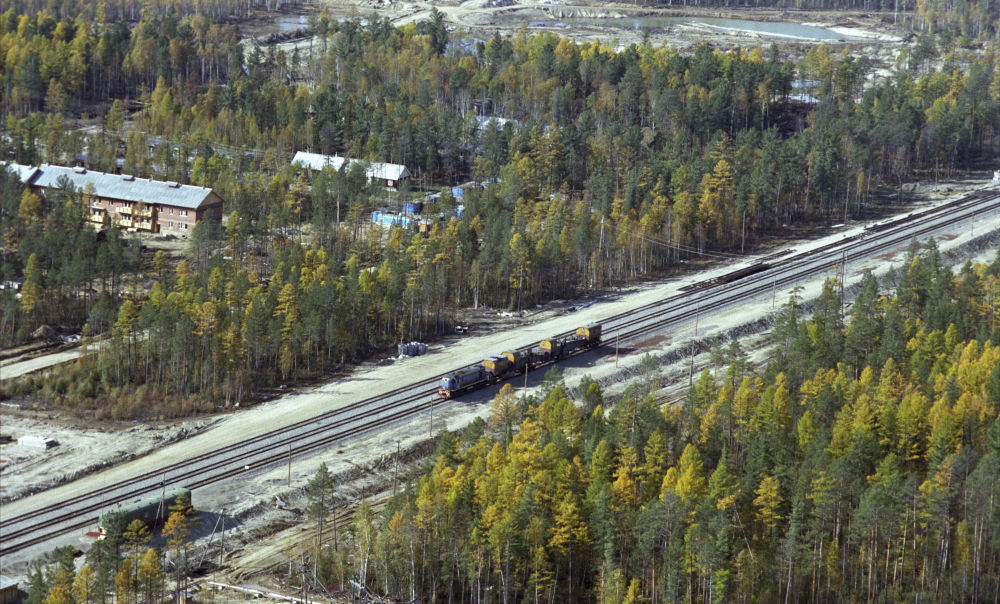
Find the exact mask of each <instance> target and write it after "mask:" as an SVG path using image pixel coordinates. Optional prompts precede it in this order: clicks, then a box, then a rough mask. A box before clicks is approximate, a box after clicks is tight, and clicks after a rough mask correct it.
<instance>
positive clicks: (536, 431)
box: [29, 242, 1000, 604]
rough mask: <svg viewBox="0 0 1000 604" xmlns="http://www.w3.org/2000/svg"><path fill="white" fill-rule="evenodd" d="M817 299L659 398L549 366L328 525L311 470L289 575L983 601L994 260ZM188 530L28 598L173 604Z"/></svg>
mask: <svg viewBox="0 0 1000 604" xmlns="http://www.w3.org/2000/svg"><path fill="white" fill-rule="evenodd" d="M838 292H839V287H838V284H837V283H836V282H834V281H831V282H828V283H827V285H826V287H825V288H824V292H823V294H822V296H821V297H820V299H819V300H818V302H817V303H816V304H815V306H814V307H813V309H812V310H811V311H807V310H806V309H804V308H803V306H802V305H801V301H800V300H799V299H798V298H797V297H794V296H793V297H792V298H791V299H790V300H789V301H788V303H787V304H786V305H785V306H784V308H783V310H782V312H781V313H780V315H779V317H778V320H777V323H776V325H775V328H774V330H773V332H772V335H771V339H772V345H773V357H772V358H771V360H770V361H769V362H768V363H766V364H764V365H757V364H756V363H754V362H751V361H750V359H749V358H748V356H747V354H746V353H745V352H744V351H743V350H742V348H741V347H740V345H739V343H738V342H736V341H733V342H730V343H728V344H724V345H720V347H719V348H718V349H717V350H715V351H713V353H712V355H711V359H712V363H713V366H712V367H711V368H709V369H705V370H704V371H703V372H702V373H701V375H700V377H699V378H698V379H697V381H696V382H695V384H694V387H693V388H691V390H690V391H689V393H688V394H687V396H686V397H685V398H684V400H683V401H680V402H675V403H670V404H666V405H664V402H663V401H661V400H658V399H657V398H656V397H657V393H658V390H659V386H660V384H659V383H658V377H657V374H658V370H659V369H660V367H659V362H658V361H657V360H656V359H653V358H651V357H647V358H646V359H644V360H643V363H642V371H641V373H640V377H639V379H638V380H636V381H635V382H634V383H632V384H631V385H630V386H628V388H627V389H626V390H625V392H624V393H623V394H621V395H618V396H614V397H610V396H606V395H605V394H604V393H602V389H601V387H600V386H599V385H598V384H597V383H596V382H594V381H592V380H588V379H584V380H583V381H582V382H581V383H580V384H578V385H576V386H575V387H573V388H569V387H568V386H567V385H566V384H564V383H563V382H562V381H561V379H560V376H559V374H558V371H557V370H552V371H551V372H550V373H549V374H548V375H547V376H546V378H547V381H546V384H545V385H544V386H543V388H542V393H541V394H540V395H539V396H538V397H537V398H535V397H534V396H529V397H523V396H519V395H518V394H516V393H515V392H514V391H513V389H511V388H510V386H509V385H507V386H505V387H504V388H503V389H502V390H501V391H500V393H499V394H498V395H497V396H496V398H495V399H494V401H493V403H492V407H491V411H490V415H489V419H488V420H487V421H483V420H477V421H476V422H474V423H473V424H471V425H470V426H469V427H467V428H466V429H464V430H463V431H461V432H460V433H442V434H441V435H440V436H439V439H438V445H437V452H436V453H435V455H434V456H433V458H432V459H431V460H430V461H429V462H428V465H427V467H426V470H425V471H424V472H423V473H422V474H420V475H418V476H417V477H415V479H411V481H410V482H409V483H408V484H407V486H406V487H405V488H404V489H403V490H401V492H400V493H399V494H398V495H396V496H395V497H393V498H392V499H391V500H390V501H389V503H388V504H387V505H386V506H385V508H384V511H383V512H381V513H376V512H374V511H373V510H372V508H371V506H370V505H369V504H368V503H367V502H361V504H360V506H359V507H358V508H357V511H356V513H355V514H354V519H353V522H351V523H349V524H348V525H347V526H344V524H343V523H341V525H340V526H339V527H338V526H337V523H336V522H335V521H333V516H334V514H335V512H336V511H337V507H338V506H340V505H344V500H343V499H342V498H341V497H339V496H335V494H334V480H333V478H332V477H331V475H330V474H329V472H328V471H327V469H326V468H325V466H321V467H320V469H319V471H318V472H317V473H316V474H315V476H314V478H313V479H312V480H311V482H310V484H309V486H308V488H307V489H306V497H307V499H308V505H307V506H306V509H307V512H305V513H304V516H303V520H308V521H309V522H311V523H313V524H314V525H316V528H317V531H316V533H315V535H316V537H315V538H314V540H313V543H312V544H311V545H310V550H311V552H312V553H311V557H310V558H309V559H308V563H309V564H308V572H306V571H303V572H302V573H301V574H299V575H297V576H295V577H294V578H293V581H301V582H302V584H303V585H304V586H307V588H309V589H319V590H320V591H322V589H327V590H344V591H356V588H352V587H351V586H350V581H352V580H353V581H355V582H356V583H357V584H359V585H364V586H365V588H366V589H367V590H368V591H369V592H371V593H375V594H382V595H384V596H386V597H388V598H391V599H394V600H411V599H414V598H415V599H416V600H417V601H422V602H444V601H449V602H454V601H470V602H520V601H532V602H540V601H544V602H569V601H584V602H588V601H591V602H602V603H607V604H621V603H630V604H634V603H637V602H680V601H684V602H778V601H781V602H843V601H862V600H864V601H910V600H913V601H933V602H941V601H947V602H993V601H995V599H996V597H997V593H998V590H1000V415H998V414H1000V325H998V324H997V322H996V315H997V300H998V299H1000V298H998V295H997V294H998V292H1000V254H998V257H997V260H996V261H994V262H993V263H992V264H991V265H968V264H967V265H966V266H964V267H963V268H962V269H961V270H960V271H959V272H957V273H953V272H952V271H951V269H950V268H949V267H947V266H944V265H942V263H941V260H940V258H939V255H938V253H937V250H936V248H935V246H934V244H933V242H931V243H929V244H927V245H925V246H922V247H920V246H916V245H914V247H913V248H912V249H911V254H910V257H909V258H908V260H907V262H906V263H905V264H904V265H903V266H902V267H901V268H900V269H899V271H898V272H897V273H895V274H892V275H889V276H887V277H886V278H885V279H883V282H882V284H881V286H880V284H879V283H878V282H877V281H876V279H875V278H874V277H872V276H871V275H867V276H866V277H865V279H864V281H863V283H862V284H861V286H860V291H859V292H858V295H857V297H856V299H855V301H854V305H853V310H852V312H851V314H850V315H849V316H845V315H844V314H843V313H842V304H841V300H840V298H839V295H838ZM890 292H891V293H890ZM191 522H192V520H191V519H190V518H188V519H187V520H185V517H184V516H183V515H176V516H175V515H172V516H171V521H170V522H168V524H167V527H166V528H165V529H164V533H165V535H166V539H167V540H166V542H165V543H166V547H161V548H152V549H151V548H150V546H149V537H148V535H147V534H145V533H142V531H141V530H140V528H141V527H131V529H128V530H126V527H121V526H119V527H117V529H116V530H112V532H111V535H112V537H111V538H110V539H109V540H107V541H98V542H96V543H95V545H94V546H92V547H91V549H90V551H89V552H88V553H87V558H86V564H85V566H84V567H83V568H81V569H80V570H79V571H77V572H74V566H73V564H72V557H71V555H70V554H63V555H62V556H61V559H60V556H55V557H54V558H52V562H51V563H50V564H49V565H48V566H43V565H42V564H38V565H37V566H36V567H35V569H34V570H33V572H32V574H31V581H30V585H29V587H30V594H31V596H30V599H29V601H30V602H37V603H41V602H48V603H52V604H55V603H63V602H104V601H107V600H108V599H110V597H111V596H110V595H109V594H111V593H115V594H116V595H117V597H118V599H119V601H137V600H141V599H142V598H144V597H147V598H148V597H149V596H150V595H151V594H152V595H157V594H163V593H165V592H166V591H167V590H168V589H169V588H172V587H173V588H179V587H182V585H183V580H184V579H183V573H182V572H181V571H182V569H183V568H185V567H186V562H185V557H184V556H185V552H186V551H187V549H186V545H185V544H186V537H187V535H188V534H189V532H190V530H191ZM324 535H326V538H325V540H324ZM161 556H167V557H168V558H169V559H170V560H173V561H176V565H175V566H174V567H173V568H174V569H176V572H175V573H174V574H175V576H174V579H173V581H168V580H167V577H165V576H164V575H163V572H162V571H161V570H160V566H159V564H160V560H161ZM297 559H298V558H297ZM300 562H301V560H300ZM321 585H322V586H323V588H320V586H321Z"/></svg>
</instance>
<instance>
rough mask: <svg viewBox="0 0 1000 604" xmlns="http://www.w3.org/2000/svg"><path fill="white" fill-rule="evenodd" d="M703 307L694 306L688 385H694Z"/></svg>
mask: <svg viewBox="0 0 1000 604" xmlns="http://www.w3.org/2000/svg"><path fill="white" fill-rule="evenodd" d="M700 310H701V308H700V307H698V306H695V307H694V340H692V341H691V369H690V370H689V371H688V387H691V386H693V385H694V355H695V351H696V350H698V318H699V313H700Z"/></svg>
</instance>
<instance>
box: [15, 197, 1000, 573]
mask: <svg viewBox="0 0 1000 604" xmlns="http://www.w3.org/2000/svg"><path fill="white" fill-rule="evenodd" d="M998 208H1000V191H980V192H976V193H973V194H970V195H967V196H965V197H962V198H960V199H958V200H955V201H953V202H949V203H946V204H942V205H940V206H937V207H935V208H930V209H928V210H924V211H921V212H913V213H911V214H910V215H908V216H906V217H904V218H901V219H896V220H892V221H887V222H884V223H880V224H876V225H873V226H871V227H869V228H867V229H866V230H865V231H864V232H863V233H860V234H857V235H854V236H851V237H845V238H844V239H841V240H840V241H836V242H833V243H830V244H828V245H825V246H822V247H820V248H815V249H812V250H810V251H808V252H802V253H798V254H792V255H787V254H788V253H785V254H774V255H772V256H770V257H768V258H766V259H765V260H768V261H771V263H770V264H769V265H768V267H767V268H766V269H761V270H754V271H749V272H747V269H746V268H743V269H739V270H737V271H733V273H729V275H734V274H735V275H736V276H735V278H733V279H731V280H728V281H727V280H725V277H726V275H723V276H722V278H723V281H721V282H720V281H719V278H716V279H712V280H707V281H705V282H701V283H696V284H693V287H689V288H687V289H686V290H684V291H682V293H679V294H676V295H673V296H668V297H666V298H663V299H661V300H657V301H654V302H651V303H648V304H645V305H642V306H639V307H637V308H634V309H631V310H629V311H628V312H624V313H619V314H617V315H612V316H609V317H607V318H605V319H603V320H602V323H603V325H604V333H605V342H610V341H611V339H612V337H613V338H615V339H619V340H620V339H626V340H627V339H630V338H633V337H635V336H638V335H642V334H644V333H647V332H650V331H655V330H658V329H662V328H663V327H665V326H667V325H670V324H672V323H677V322H680V321H684V320H687V319H690V318H692V317H694V316H696V315H697V314H698V313H705V312H710V311H713V310H718V309H719V308H721V307H724V306H728V305H731V304H733V303H734V302H738V301H739V300H744V299H751V298H754V297H756V296H759V295H761V294H762V293H766V292H767V291H768V290H772V291H773V289H774V288H776V287H779V286H782V287H783V286H785V285H788V284H791V283H794V282H796V281H798V280H800V279H801V278H803V277H804V276H807V275H811V274H815V273H816V272H818V271H819V270H821V268H822V267H823V266H828V264H829V262H830V260H833V259H837V260H839V259H844V260H846V261H850V260H853V259H857V258H858V257H859V256H863V255H871V254H873V253H877V252H879V251H881V250H884V249H887V248H892V247H895V246H898V245H899V244H900V243H901V242H904V241H907V240H910V239H913V238H917V237H921V236H924V235H927V234H929V233H932V232H934V231H936V230H939V229H941V228H943V227H947V226H949V225H952V224H955V223H957V222H962V221H964V220H968V219H969V218H970V217H972V216H974V215H976V214H977V213H980V212H984V211H992V210H996V209H998ZM914 221H930V222H929V223H928V224H925V225H924V226H921V227H920V228H917V229H914V228H913V223H914ZM699 294H700V299H699V300H698V301H697V303H696V305H695V306H694V307H693V308H692V307H691V304H687V306H684V305H682V304H679V303H682V302H688V303H690V302H692V300H693V298H694V297H695V296H698V295H699ZM663 307H667V310H666V312H661V311H660V309H662V308H663ZM570 333H572V332H563V333H562V334H559V337H564V336H566V335H569V334H570ZM525 348H530V346H525V347H522V348H521V349H525ZM440 377H441V376H437V377H435V378H431V379H427V380H422V381H420V382H418V383H416V384H409V385H407V386H403V387H399V388H396V389H394V390H391V391H389V392H386V393H383V394H379V395H377V396H373V397H369V398H366V399H363V400H360V401H356V402H354V403H350V404H348V405H345V406H343V407H340V408H338V409H334V410H330V411H327V412H324V413H322V414H320V415H318V416H315V417H313V418H310V419H307V420H302V421H299V422H295V423H293V424H290V425H287V426H283V427H281V428H278V429H275V430H272V431H268V432H265V433H262V434H259V435H257V436H254V437H251V438H248V439H247V440H245V441H241V442H238V443H233V444H230V445H226V446H223V447H220V448H218V449H214V450H212V451H209V452H206V453H203V454H200V455H196V456H194V457H191V458H188V459H186V460H184V461H183V462H179V463H177V464H174V465H173V466H170V467H168V468H165V469H163V470H158V471H154V472H146V473H143V474H139V475H136V476H133V477H131V478H129V479H127V480H125V481H121V482H117V483H115V484H113V485H108V486H105V487H103V488H100V489H95V490H92V491H89V492H87V493H82V494H80V495H77V496H74V497H71V498H69V499H66V500H63V501H61V502H60V503H58V504H53V505H49V506H45V507H42V508H39V509H37V510H34V511H32V512H29V513H27V514H22V515H20V516H16V517H11V518H4V519H2V520H0V542H2V544H0V556H3V555H8V554H11V553H14V552H17V551H20V550H22V549H24V548H27V547H30V546H32V545H36V544H39V543H43V542H45V541H47V540H48V539H51V538H53V537H55V536H58V535H61V534H64V533H67V532H70V531H73V530H76V529H79V528H81V527H85V526H90V525H93V524H94V522H95V521H96V519H97V515H98V513H99V512H100V511H101V510H102V509H103V508H106V507H107V506H108V505H109V504H113V503H118V502H122V501H127V500H130V499H132V498H134V497H138V496H141V495H144V494H147V493H150V492H154V491H156V490H158V489H160V488H162V487H163V485H183V486H187V487H189V488H197V487H201V486H206V485H209V484H212V483H214V482H218V481H221V480H224V479H227V478H232V477H235V476H239V475H241V474H243V473H245V472H248V471H253V470H259V469H263V468H266V467H268V466H271V465H273V464H274V463H276V458H277V459H281V460H282V461H284V459H285V453H286V452H288V454H289V455H291V456H293V457H295V456H301V455H304V454H307V453H311V452H313V451H316V450H318V449H322V448H324V447H329V446H330V445H332V444H333V443H336V442H337V441H340V440H342V439H345V438H349V437H355V436H358V435H360V434H362V433H365V432H369V431H371V430H374V429H378V428H381V427H385V426H388V425H391V424H393V423H395V422H398V421H400V420H403V419H406V418H408V417H411V416H414V415H417V414H420V413H423V412H425V411H427V410H429V409H430V408H431V407H432V406H434V405H435V404H441V403H439V402H438V401H437V400H436V396H435V392H436V390H435V388H434V385H436V384H437V382H438V380H439V379H440ZM422 399H423V400H422ZM293 440H294V441H295V442H296V443H297V444H295V445H293V446H292V447H291V448H289V443H290V442H291V441H293ZM67 517H69V518H72V519H73V520H69V521H62V520H61V519H64V518H67Z"/></svg>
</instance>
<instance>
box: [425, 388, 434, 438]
mask: <svg viewBox="0 0 1000 604" xmlns="http://www.w3.org/2000/svg"><path fill="white" fill-rule="evenodd" d="M427 436H429V437H430V438H434V397H433V396H432V397H431V423H430V428H429V429H428V430H427Z"/></svg>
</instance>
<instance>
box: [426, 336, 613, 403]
mask: <svg viewBox="0 0 1000 604" xmlns="http://www.w3.org/2000/svg"><path fill="white" fill-rule="evenodd" d="M600 344H601V326H600V325H599V324H596V325H588V326H586V327H578V328H577V329H576V332H574V333H573V334H572V335H569V336H567V337H565V338H549V339H546V340H542V341H541V342H539V343H538V345H537V346H535V347H533V348H530V349H528V350H511V351H507V352H502V353H500V354H499V355H497V356H492V357H490V358H488V359H485V360H483V361H481V362H480V363H478V364H476V365H473V366H472V367H466V368H465V369H459V370H458V371H455V372H453V373H449V374H448V375H446V376H444V377H443V378H441V386H440V387H438V396H440V397H441V398H452V397H454V396H458V395H459V394H462V393H463V392H470V391H472V390H478V389H479V388H483V387H486V386H489V385H490V384H495V383H497V382H499V381H501V380H505V379H507V378H509V377H511V376H513V375H516V374H519V373H527V372H528V371H531V369H532V368H533V367H536V366H538V365H542V364H544V363H548V362H552V361H558V360H560V359H564V358H566V357H568V356H570V355H572V354H574V353H576V352H578V351H580V350H586V349H588V348H597V347H598V346H599V345H600Z"/></svg>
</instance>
